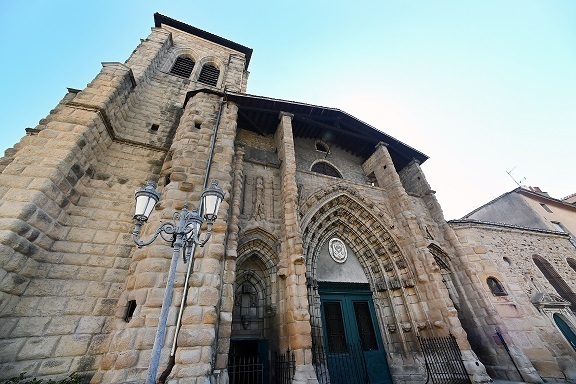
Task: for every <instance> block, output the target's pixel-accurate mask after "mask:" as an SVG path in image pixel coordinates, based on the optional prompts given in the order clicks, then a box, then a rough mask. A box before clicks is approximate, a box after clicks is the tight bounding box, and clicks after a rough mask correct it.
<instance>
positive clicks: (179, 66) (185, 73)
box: [170, 56, 194, 78]
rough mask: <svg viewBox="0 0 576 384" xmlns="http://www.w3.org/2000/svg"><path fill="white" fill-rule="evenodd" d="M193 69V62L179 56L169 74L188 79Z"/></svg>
mask: <svg viewBox="0 0 576 384" xmlns="http://www.w3.org/2000/svg"><path fill="white" fill-rule="evenodd" d="M193 69H194V60H192V59H191V58H189V57H184V56H180V57H179V58H177V59H176V62H175V63H174V65H173V66H172V69H171V70H170V73H171V74H173V75H178V76H182V77H186V78H188V77H190V74H192V70H193Z"/></svg>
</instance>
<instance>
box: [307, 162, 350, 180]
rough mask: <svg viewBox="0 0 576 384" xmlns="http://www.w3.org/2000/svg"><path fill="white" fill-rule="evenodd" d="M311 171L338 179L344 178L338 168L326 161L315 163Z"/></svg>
mask: <svg viewBox="0 0 576 384" xmlns="http://www.w3.org/2000/svg"><path fill="white" fill-rule="evenodd" d="M311 171H312V172H317V173H321V174H323V175H327V176H332V177H338V178H340V179H341V178H342V175H341V174H340V172H338V170H337V169H336V168H334V167H333V166H332V165H330V163H327V162H326V161H319V162H317V163H314V165H312V168H311Z"/></svg>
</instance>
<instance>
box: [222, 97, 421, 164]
mask: <svg viewBox="0 0 576 384" xmlns="http://www.w3.org/2000/svg"><path fill="white" fill-rule="evenodd" d="M226 95H230V96H234V97H238V98H252V99H260V100H267V101H274V102H281V103H287V104H293V105H299V106H304V107H310V108H320V109H326V110H330V111H334V112H337V113H341V114H342V115H344V116H347V117H349V118H351V119H353V120H356V121H357V122H359V123H360V124H362V125H364V126H365V127H368V128H370V129H372V130H373V131H374V132H375V133H376V134H378V135H384V136H385V137H387V138H388V139H391V140H392V141H394V142H395V143H397V144H400V145H401V146H404V147H406V148H408V149H410V150H411V151H414V152H415V153H416V154H418V155H420V158H418V159H417V160H418V161H420V163H423V162H424V161H426V160H427V159H429V157H428V156H427V155H426V154H424V153H422V152H420V151H419V150H417V149H415V148H413V147H411V146H409V145H408V144H406V143H404V142H402V141H400V140H398V139H396V138H394V137H392V136H390V135H388V134H387V133H385V132H382V131H381V130H379V129H377V128H375V127H374V126H372V125H370V124H368V123H366V122H364V121H362V120H360V119H358V118H357V117H354V116H353V115H351V114H349V113H347V112H344V111H342V110H341V109H338V108H331V107H323V106H321V105H315V104H308V103H301V102H298V101H292V100H285V99H276V98H273V97H266V96H258V95H251V94H248V93H236V92H226ZM409 160H412V159H409Z"/></svg>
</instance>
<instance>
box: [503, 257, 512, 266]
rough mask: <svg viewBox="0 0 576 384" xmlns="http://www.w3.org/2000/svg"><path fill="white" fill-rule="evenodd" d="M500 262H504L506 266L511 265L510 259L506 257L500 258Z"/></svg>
mask: <svg viewBox="0 0 576 384" xmlns="http://www.w3.org/2000/svg"><path fill="white" fill-rule="evenodd" d="M502 260H504V262H505V263H506V264H508V265H512V262H511V261H510V259H509V258H507V257H506V256H504V257H503V258H502Z"/></svg>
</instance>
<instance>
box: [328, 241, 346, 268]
mask: <svg viewBox="0 0 576 384" xmlns="http://www.w3.org/2000/svg"><path fill="white" fill-rule="evenodd" d="M328 249H329V250H330V256H332V259H333V260H334V261H335V262H337V263H343V262H345V261H346V259H347V258H348V251H347V250H346V244H344V242H343V241H342V240H340V239H339V238H337V237H334V238H332V239H330V242H329V243H328Z"/></svg>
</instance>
